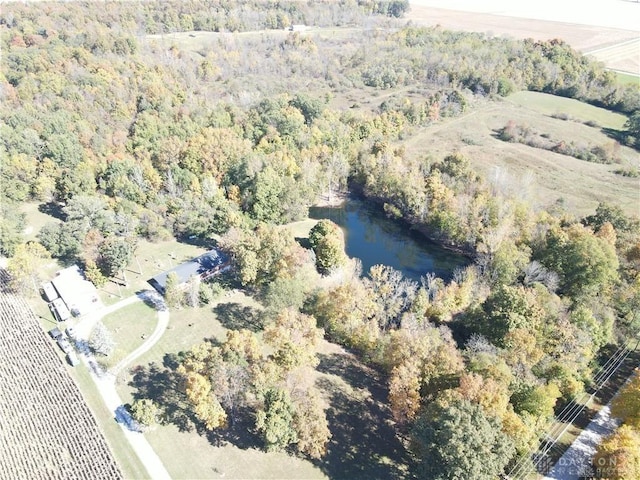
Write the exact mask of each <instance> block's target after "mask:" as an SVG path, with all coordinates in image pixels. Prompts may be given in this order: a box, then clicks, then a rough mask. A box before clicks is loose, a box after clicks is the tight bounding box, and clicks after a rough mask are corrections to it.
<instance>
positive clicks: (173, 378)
mask: <svg viewBox="0 0 640 480" xmlns="http://www.w3.org/2000/svg"><path fill="white" fill-rule="evenodd" d="M180 361H181V357H180V355H176V354H166V355H165V356H164V358H163V362H162V363H163V364H162V365H158V364H157V363H151V364H150V365H148V366H145V367H142V366H140V367H136V368H135V369H133V371H132V374H133V378H132V380H131V381H130V382H129V386H131V387H134V388H135V389H136V392H135V393H134V400H140V399H144V398H149V399H151V400H153V401H154V403H155V404H156V405H157V406H158V408H159V410H160V412H161V414H160V417H161V421H162V423H172V424H174V425H176V426H177V427H178V429H179V430H180V431H182V432H193V431H195V432H197V434H198V435H201V436H204V437H206V438H207V440H209V442H210V443H211V444H212V445H215V446H220V445H222V444H224V443H230V444H233V445H235V446H236V447H238V448H241V449H248V448H256V449H260V448H262V442H261V440H260V438H259V437H258V436H257V435H255V434H254V427H255V425H254V419H253V415H252V413H251V411H250V410H249V409H248V408H247V407H239V408H236V409H235V410H234V411H228V412H227V421H228V424H227V428H219V429H215V430H213V431H207V430H206V429H205V428H204V425H203V423H202V422H200V421H199V420H198V419H197V418H196V417H195V415H194V414H193V407H192V406H190V405H189V403H188V400H187V397H186V395H185V394H184V393H183V392H182V391H181V390H180V383H181V382H182V381H183V378H182V377H181V375H180V374H179V373H178V372H177V371H176V369H177V368H178V366H179V364H180Z"/></svg>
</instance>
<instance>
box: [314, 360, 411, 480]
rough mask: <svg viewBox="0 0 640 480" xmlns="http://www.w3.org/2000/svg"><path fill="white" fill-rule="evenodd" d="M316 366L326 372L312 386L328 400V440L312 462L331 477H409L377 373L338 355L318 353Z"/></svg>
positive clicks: (408, 459)
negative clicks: (324, 393)
mask: <svg viewBox="0 0 640 480" xmlns="http://www.w3.org/2000/svg"><path fill="white" fill-rule="evenodd" d="M318 371H320V372H322V373H324V374H326V376H324V377H323V378H321V379H320V380H319V381H318V386H319V387H320V388H321V389H322V390H323V391H325V392H327V393H328V396H329V399H330V400H329V401H330V407H329V409H328V410H327V419H328V421H329V428H330V430H331V433H332V439H331V441H330V442H329V445H328V448H327V454H326V456H325V457H324V458H323V459H322V460H320V461H316V462H315V463H316V464H317V466H318V467H319V468H321V469H322V470H323V471H324V472H325V473H326V474H327V476H329V477H330V478H333V479H349V480H351V479H387V478H393V479H412V478H415V477H414V476H413V475H412V474H411V473H410V472H411V471H412V470H414V469H412V468H411V466H412V460H411V457H410V456H409V454H408V453H407V451H406V449H405V447H404V445H403V444H402V442H401V441H400V439H399V438H398V436H397V432H396V430H395V428H394V426H393V420H392V417H391V412H390V411H389V409H388V408H387V407H386V403H387V389H386V387H385V386H384V384H383V383H382V381H381V379H380V378H379V376H378V374H377V372H375V371H373V370H371V369H369V368H367V367H366V366H363V365H362V364H360V363H359V362H358V361H357V359H355V357H353V356H351V355H342V354H332V355H320V365H319V366H318ZM342 382H344V383H346V384H347V385H346V386H345V385H344V384H343V383H342ZM350 390H351V391H350Z"/></svg>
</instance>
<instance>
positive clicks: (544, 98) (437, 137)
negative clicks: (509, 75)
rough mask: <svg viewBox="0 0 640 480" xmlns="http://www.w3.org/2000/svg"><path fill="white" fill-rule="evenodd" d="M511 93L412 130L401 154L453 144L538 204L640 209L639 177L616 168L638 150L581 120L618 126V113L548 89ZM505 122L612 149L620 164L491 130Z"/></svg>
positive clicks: (633, 163) (442, 152) (634, 159)
mask: <svg viewBox="0 0 640 480" xmlns="http://www.w3.org/2000/svg"><path fill="white" fill-rule="evenodd" d="M513 98H514V99H513V100H511V97H509V98H507V99H506V100H504V101H503V102H500V103H494V102H491V103H486V104H484V105H483V106H477V107H475V108H474V109H472V110H471V111H470V112H469V113H466V114H463V115H462V116H460V117H457V118H452V119H445V120H444V121H442V122H440V123H438V124H435V125H432V126H429V127H426V128H423V129H421V130H419V131H417V132H416V134H415V135H414V136H413V137H412V138H411V139H409V140H408V141H406V142H404V143H403V144H404V145H405V148H406V152H407V155H411V156H418V157H425V156H430V157H432V158H434V159H440V158H443V157H444V156H446V155H448V154H449V153H451V152H452V151H459V152H461V153H462V154H463V155H465V156H466V157H467V158H469V160H470V161H471V163H472V165H473V166H474V167H475V168H476V169H478V170H479V171H480V172H483V174H484V175H485V176H486V177H487V178H492V177H493V178H496V176H497V177H499V178H500V183H501V184H503V187H504V188H507V189H509V190H510V191H512V192H513V193H514V194H515V195H518V196H520V197H521V198H523V199H526V200H528V201H530V202H531V203H532V204H534V205H536V206H539V207H546V208H550V207H552V206H553V205H554V204H556V203H558V204H561V205H562V206H563V207H564V208H566V209H567V210H568V211H569V212H572V213H574V214H576V215H588V214H591V213H593V211H594V210H595V208H596V206H597V205H598V202H602V201H604V202H608V203H612V204H616V205H619V206H620V207H621V208H623V209H624V210H625V211H626V212H627V213H628V214H632V215H639V214H640V211H639V209H638V200H639V198H638V196H639V188H638V187H639V185H638V183H639V182H638V179H637V178H628V177H623V176H621V175H618V174H616V173H614V171H615V170H617V169H620V168H630V167H631V168H638V166H639V165H640V154H638V152H637V151H635V150H633V149H631V148H628V147H622V146H616V145H615V140H614V139H612V138H610V137H609V136H607V135H606V134H605V133H603V131H602V128H601V127H600V126H597V127H591V126H588V125H585V124H584V123H583V122H585V121H589V120H592V121H594V119H597V120H599V122H601V123H605V124H607V125H619V124H620V122H621V119H620V118H618V117H616V116H613V117H611V116H609V114H610V112H607V111H606V110H602V109H596V107H591V106H589V105H584V104H579V102H576V104H574V103H573V101H571V100H568V99H564V98H559V97H553V96H550V95H544V94H536V93H531V92H524V93H520V94H516V95H515V96H514V97H513ZM594 109H595V110H594ZM543 112H546V113H543ZM556 113H567V114H568V115H569V117H570V118H571V120H561V119H559V118H553V117H552V116H551V115H554V114H556ZM613 115H615V114H613ZM594 116H595V117H594ZM509 121H513V122H515V123H516V124H518V125H526V126H528V127H530V128H531V129H532V130H535V131H537V132H539V133H540V134H544V135H548V136H550V137H551V138H553V139H554V140H557V141H565V142H567V143H570V142H574V144H576V145H584V146H606V147H607V148H613V149H617V151H618V157H619V158H620V160H619V162H620V163H619V164H611V165H605V164H599V163H591V162H586V161H584V160H579V159H577V158H573V157H569V156H567V155H561V154H559V153H555V152H551V151H547V150H542V149H539V148H533V147H530V146H527V145H523V144H518V143H507V142H504V141H502V140H499V139H498V138H497V136H496V133H497V131H498V130H499V129H501V128H503V127H504V126H505V125H506V124H507V122H509ZM611 122H612V123H611Z"/></svg>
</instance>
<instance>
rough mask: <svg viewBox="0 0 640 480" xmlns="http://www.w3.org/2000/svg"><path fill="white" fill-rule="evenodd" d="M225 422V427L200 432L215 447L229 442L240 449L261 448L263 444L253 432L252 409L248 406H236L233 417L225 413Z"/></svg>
mask: <svg viewBox="0 0 640 480" xmlns="http://www.w3.org/2000/svg"><path fill="white" fill-rule="evenodd" d="M227 423H228V424H227V428H218V429H216V430H213V431H208V432H207V431H205V432H201V434H204V435H206V437H207V440H209V443H211V444H212V445H214V446H217V447H219V446H221V445H224V444H225V443H229V444H231V445H233V446H235V447H237V448H240V449H242V450H248V449H250V448H253V449H256V450H261V449H263V447H264V444H263V442H262V440H261V439H260V437H259V436H258V435H257V434H256V433H255V422H254V414H253V411H252V410H250V409H249V408H248V407H241V408H238V409H237V410H236V412H235V414H234V415H233V417H231V415H229V414H227Z"/></svg>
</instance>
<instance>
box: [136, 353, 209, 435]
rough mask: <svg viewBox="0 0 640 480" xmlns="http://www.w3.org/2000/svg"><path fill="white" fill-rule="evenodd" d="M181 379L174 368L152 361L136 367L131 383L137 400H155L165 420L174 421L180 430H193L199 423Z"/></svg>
mask: <svg viewBox="0 0 640 480" xmlns="http://www.w3.org/2000/svg"><path fill="white" fill-rule="evenodd" d="M166 357H167V356H166V355H165V359H166ZM181 380H182V379H181V377H180V375H179V374H178V373H177V372H176V371H175V370H174V369H172V368H167V367H166V366H164V365H163V366H160V365H158V364H157V363H151V364H150V365H148V366H146V367H142V366H140V367H136V368H135V369H134V370H133V378H132V380H131V381H130V382H129V385H130V386H132V387H134V388H135V389H136V392H135V393H134V395H133V397H134V399H135V400H140V399H143V398H149V399H151V400H153V401H154V403H155V404H156V405H157V406H158V408H159V409H160V410H161V412H162V415H161V416H162V418H163V421H165V422H167V423H173V424H174V425H176V426H177V427H178V429H179V430H180V431H186V432H191V431H193V430H194V429H195V427H196V425H197V419H196V418H195V417H194V416H193V414H192V413H191V411H190V408H189V406H188V403H187V398H186V396H185V395H184V393H182V391H181V390H180V382H181Z"/></svg>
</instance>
